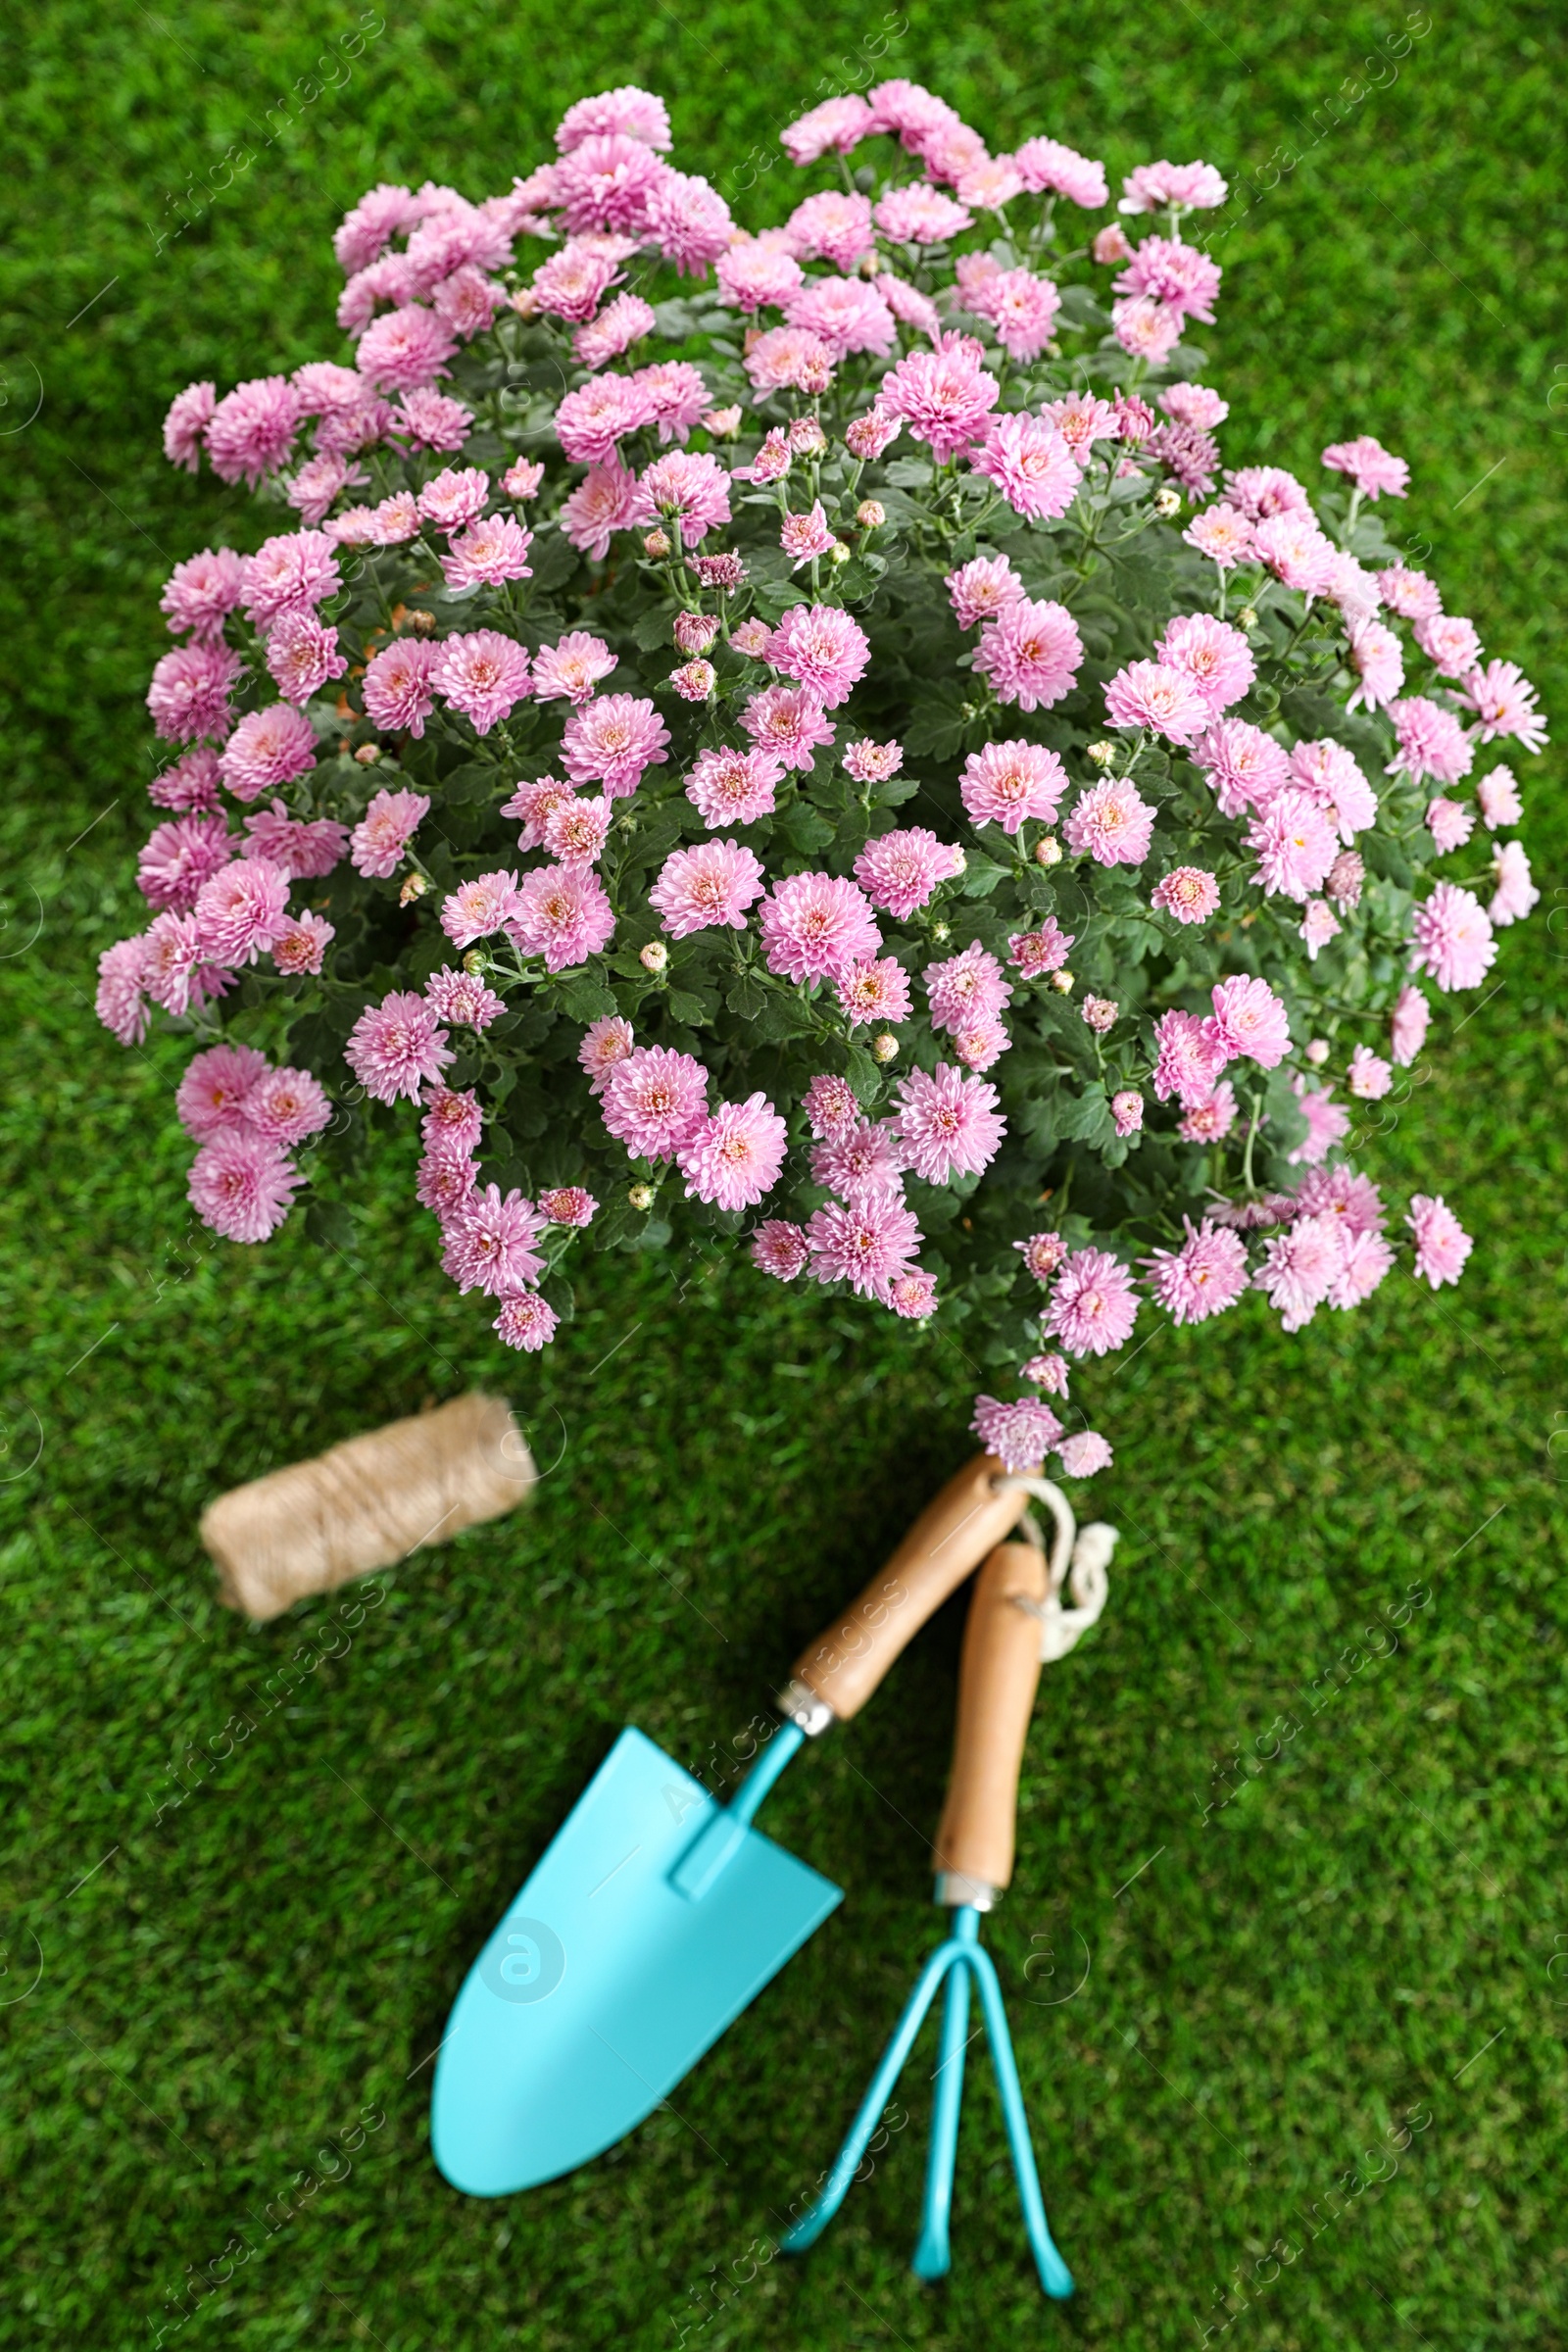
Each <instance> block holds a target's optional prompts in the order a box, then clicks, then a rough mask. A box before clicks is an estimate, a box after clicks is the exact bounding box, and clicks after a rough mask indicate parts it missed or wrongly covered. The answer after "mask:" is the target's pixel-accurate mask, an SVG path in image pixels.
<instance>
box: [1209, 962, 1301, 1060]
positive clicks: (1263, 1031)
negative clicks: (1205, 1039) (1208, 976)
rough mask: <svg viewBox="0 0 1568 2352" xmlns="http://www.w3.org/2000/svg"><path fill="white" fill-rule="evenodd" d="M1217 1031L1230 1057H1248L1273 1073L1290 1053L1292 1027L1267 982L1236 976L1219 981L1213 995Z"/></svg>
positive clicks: (1241, 974)
mask: <svg viewBox="0 0 1568 2352" xmlns="http://www.w3.org/2000/svg"><path fill="white" fill-rule="evenodd" d="M1211 995H1212V1002H1213V1006H1214V1028H1215V1033H1216V1035H1217V1037H1218V1039H1219V1042H1220V1044H1221V1045H1222V1046H1223V1047H1224V1049H1225V1053H1226V1054H1227V1055H1232V1054H1246V1055H1248V1057H1249V1058H1250V1060H1252V1061H1255V1062H1256V1063H1257V1065H1258V1067H1259V1069H1264V1070H1272V1069H1274V1068H1275V1067H1276V1066H1277V1065H1278V1064H1279V1063H1280V1062H1282V1061H1283V1060H1284V1059H1285V1056H1286V1054H1288V1053H1289V1052H1290V1050H1291V1024H1290V1018H1289V1015H1288V1014H1287V1012H1286V1010H1285V1007H1284V1005H1282V1004H1281V1003H1280V1000H1279V998H1278V997H1277V996H1276V995H1275V994H1274V991H1273V990H1272V989H1271V988H1270V986H1269V984H1268V982H1267V981H1266V980H1251V979H1249V978H1248V977H1247V976H1246V975H1245V974H1244V973H1240V972H1235V973H1233V974H1232V975H1231V977H1230V978H1229V979H1228V980H1216V981H1215V983H1214V986H1213V990H1212V992H1211Z"/></svg>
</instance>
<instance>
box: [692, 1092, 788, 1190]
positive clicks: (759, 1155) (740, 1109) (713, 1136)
mask: <svg viewBox="0 0 1568 2352" xmlns="http://www.w3.org/2000/svg"><path fill="white" fill-rule="evenodd" d="M788 1150H789V1134H788V1130H787V1129H786V1127H785V1125H784V1121H783V1120H782V1119H781V1118H780V1117H779V1115H778V1112H777V1111H776V1110H775V1109H774V1108H773V1105H772V1103H769V1101H768V1099H767V1097H766V1096H765V1095H761V1094H757V1095H749V1096H748V1097H747V1099H746V1101H745V1102H744V1103H720V1104H719V1106H718V1108H717V1109H716V1110H715V1111H714V1112H713V1113H712V1114H711V1117H709V1118H705V1119H704V1121H703V1123H702V1125H701V1126H700V1127H698V1128H696V1129H695V1130H694V1131H693V1133H692V1134H691V1135H690V1136H689V1137H688V1138H687V1140H686V1142H685V1143H683V1144H682V1145H681V1146H680V1148H679V1150H678V1151H677V1152H676V1154H675V1164H676V1166H677V1167H678V1168H679V1170H680V1172H681V1174H682V1176H684V1177H685V1179H686V1197H687V1199H688V1200H692V1199H696V1200H698V1201H712V1202H713V1204H714V1206H715V1207H718V1208H726V1209H735V1208H755V1207H756V1205H757V1203H758V1201H760V1200H761V1199H762V1198H763V1196H764V1195H765V1194H767V1193H770V1192H771V1191H772V1189H773V1187H774V1185H775V1184H776V1183H777V1182H778V1176H779V1170H780V1169H781V1168H782V1167H783V1165H784V1154H785V1152H787V1151H788Z"/></svg>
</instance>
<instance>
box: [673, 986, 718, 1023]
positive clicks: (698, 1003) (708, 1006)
mask: <svg viewBox="0 0 1568 2352" xmlns="http://www.w3.org/2000/svg"><path fill="white" fill-rule="evenodd" d="M668 1003H669V1009H670V1012H671V1014H672V1015H673V1017H674V1018H675V1019H676V1020H677V1021H686V1022H688V1023H689V1024H691V1025H692V1026H693V1027H701V1026H702V1025H703V1024H705V1023H706V1022H708V1021H711V1019H712V1017H713V1006H712V1000H711V998H709V997H707V996H701V997H697V996H693V995H692V994H691V993H690V991H689V990H687V989H684V988H672V989H671V990H670V991H669V998H668Z"/></svg>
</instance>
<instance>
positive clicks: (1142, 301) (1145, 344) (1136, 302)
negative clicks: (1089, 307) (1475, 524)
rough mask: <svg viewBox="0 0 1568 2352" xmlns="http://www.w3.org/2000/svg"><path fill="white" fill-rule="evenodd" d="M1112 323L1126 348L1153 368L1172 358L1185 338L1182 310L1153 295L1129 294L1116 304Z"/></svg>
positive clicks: (1112, 311)
mask: <svg viewBox="0 0 1568 2352" xmlns="http://www.w3.org/2000/svg"><path fill="white" fill-rule="evenodd" d="M1110 323H1111V331H1112V333H1113V334H1114V335H1115V338H1116V340H1117V342H1118V343H1119V344H1120V345H1121V347H1122V349H1123V351H1126V352H1130V353H1131V354H1132V356H1133V358H1134V359H1135V360H1147V361H1148V362H1149V363H1150V365H1151V367H1153V368H1158V367H1160V366H1161V365H1162V364H1163V363H1164V362H1165V361H1166V360H1168V359H1169V357H1170V355H1171V353H1172V352H1173V351H1174V350H1175V348H1176V346H1177V344H1178V343H1179V342H1180V341H1181V337H1182V321H1181V314H1180V312H1179V311H1173V310H1170V309H1169V308H1167V306H1166V305H1165V304H1164V303H1162V302H1156V301H1155V300H1154V299H1153V297H1152V295H1149V294H1127V295H1123V296H1122V298H1121V300H1120V301H1119V302H1114V303H1112V304H1111V308H1110Z"/></svg>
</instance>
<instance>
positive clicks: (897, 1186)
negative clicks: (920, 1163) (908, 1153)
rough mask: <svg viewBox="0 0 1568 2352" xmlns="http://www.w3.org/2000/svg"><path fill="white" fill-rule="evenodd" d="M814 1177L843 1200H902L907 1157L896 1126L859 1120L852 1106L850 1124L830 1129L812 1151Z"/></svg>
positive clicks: (812, 1175) (814, 1182) (814, 1180)
mask: <svg viewBox="0 0 1568 2352" xmlns="http://www.w3.org/2000/svg"><path fill="white" fill-rule="evenodd" d="M813 1127H814V1122H813ZM811 1181H812V1183H813V1184H822V1185H825V1186H826V1187H827V1189H828V1191H829V1192H830V1193H837V1194H838V1196H839V1198H840V1199H841V1200H843V1201H858V1200H861V1199H863V1198H866V1197H869V1196H872V1195H874V1196H876V1197H877V1198H879V1199H883V1200H902V1199H903V1197H904V1157H903V1154H902V1153H901V1152H900V1150H899V1146H898V1141H897V1138H896V1137H895V1136H894V1134H893V1131H892V1129H891V1128H889V1127H886V1126H877V1125H873V1124H872V1122H871V1121H870V1120H860V1121H859V1123H858V1124H857V1123H856V1117H855V1111H854V1110H853V1109H852V1113H851V1121H850V1124H849V1125H848V1126H847V1127H844V1126H841V1127H839V1128H837V1129H835V1130H832V1131H830V1132H829V1133H828V1135H827V1137H826V1139H825V1141H823V1142H822V1143H820V1144H818V1145H817V1147H816V1149H815V1151H814V1152H812V1153H811Z"/></svg>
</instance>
